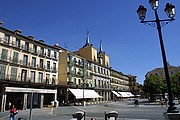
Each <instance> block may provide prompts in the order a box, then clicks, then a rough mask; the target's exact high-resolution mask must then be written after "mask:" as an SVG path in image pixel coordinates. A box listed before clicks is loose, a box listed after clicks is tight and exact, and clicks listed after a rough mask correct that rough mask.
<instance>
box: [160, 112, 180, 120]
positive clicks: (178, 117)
mask: <svg viewBox="0 0 180 120" xmlns="http://www.w3.org/2000/svg"><path fill="white" fill-rule="evenodd" d="M163 115H164V117H165V119H166V120H180V113H163Z"/></svg>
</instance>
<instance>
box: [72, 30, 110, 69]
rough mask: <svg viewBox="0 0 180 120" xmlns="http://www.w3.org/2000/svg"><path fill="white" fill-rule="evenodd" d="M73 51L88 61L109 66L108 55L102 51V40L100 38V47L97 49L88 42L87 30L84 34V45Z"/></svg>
mask: <svg viewBox="0 0 180 120" xmlns="http://www.w3.org/2000/svg"><path fill="white" fill-rule="evenodd" d="M74 53H75V54H77V55H80V56H82V57H84V58H86V59H87V60H89V61H93V62H97V63H99V64H101V65H104V66H106V67H109V56H108V55H106V54H105V52H103V49H102V40H100V49H99V51H97V49H96V48H94V46H93V44H91V43H90V37H89V31H87V34H86V43H85V45H84V46H83V47H82V48H80V49H79V50H78V51H76V52H74Z"/></svg>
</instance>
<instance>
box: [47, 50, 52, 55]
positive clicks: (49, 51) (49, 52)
mask: <svg viewBox="0 0 180 120" xmlns="http://www.w3.org/2000/svg"><path fill="white" fill-rule="evenodd" d="M47 56H48V57H50V56H51V50H49V49H48V54H47Z"/></svg>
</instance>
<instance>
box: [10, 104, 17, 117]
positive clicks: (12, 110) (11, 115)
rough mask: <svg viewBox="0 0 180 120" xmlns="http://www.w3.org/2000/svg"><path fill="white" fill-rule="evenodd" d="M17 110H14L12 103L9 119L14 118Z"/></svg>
mask: <svg viewBox="0 0 180 120" xmlns="http://www.w3.org/2000/svg"><path fill="white" fill-rule="evenodd" d="M17 113H18V111H17V110H16V108H15V106H14V105H12V109H11V110H10V120H16V114H17Z"/></svg>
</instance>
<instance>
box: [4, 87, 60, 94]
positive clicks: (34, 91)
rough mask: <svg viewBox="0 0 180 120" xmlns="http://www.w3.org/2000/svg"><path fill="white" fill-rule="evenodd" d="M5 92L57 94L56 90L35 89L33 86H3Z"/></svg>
mask: <svg viewBox="0 0 180 120" xmlns="http://www.w3.org/2000/svg"><path fill="white" fill-rule="evenodd" d="M5 92H26V93H28V92H29V93H32V92H33V93H54V94H57V90H52V89H35V88H20V87H5Z"/></svg>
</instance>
